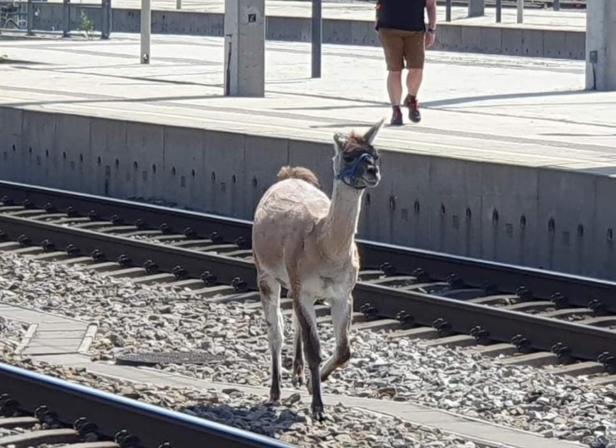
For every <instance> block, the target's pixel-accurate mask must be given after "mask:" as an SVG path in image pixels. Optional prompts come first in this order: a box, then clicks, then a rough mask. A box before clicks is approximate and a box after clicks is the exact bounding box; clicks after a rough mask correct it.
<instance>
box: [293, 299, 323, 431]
mask: <svg viewBox="0 0 616 448" xmlns="http://www.w3.org/2000/svg"><path fill="white" fill-rule="evenodd" d="M298 302H299V303H298V304H297V305H296V310H297V318H298V321H299V324H300V326H301V329H302V340H303V343H304V354H305V355H306V360H307V361H308V368H309V370H310V387H309V390H311V392H312V405H311V408H312V416H313V418H314V419H315V420H318V421H323V420H324V419H325V414H324V411H323V399H322V398H321V377H320V375H319V373H320V372H319V370H320V367H321V343H320V341H319V334H318V333H317V318H316V315H315V312H314V302H313V301H312V300H310V299H308V298H306V297H301V298H300V299H299V301H298Z"/></svg>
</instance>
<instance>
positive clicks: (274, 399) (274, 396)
mask: <svg viewBox="0 0 616 448" xmlns="http://www.w3.org/2000/svg"><path fill="white" fill-rule="evenodd" d="M268 403H270V404H280V389H272V390H270V397H269V401H268Z"/></svg>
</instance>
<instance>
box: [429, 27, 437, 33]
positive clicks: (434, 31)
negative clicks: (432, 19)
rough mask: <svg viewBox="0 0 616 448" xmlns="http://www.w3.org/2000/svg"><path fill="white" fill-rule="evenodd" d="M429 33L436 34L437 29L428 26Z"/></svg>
mask: <svg viewBox="0 0 616 448" xmlns="http://www.w3.org/2000/svg"><path fill="white" fill-rule="evenodd" d="M428 33H432V34H434V33H436V30H435V29H434V28H428Z"/></svg>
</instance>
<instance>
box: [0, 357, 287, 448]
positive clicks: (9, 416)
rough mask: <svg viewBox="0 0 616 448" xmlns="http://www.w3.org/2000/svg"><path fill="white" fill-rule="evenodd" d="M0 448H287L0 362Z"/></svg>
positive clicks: (241, 432) (247, 433)
mask: <svg viewBox="0 0 616 448" xmlns="http://www.w3.org/2000/svg"><path fill="white" fill-rule="evenodd" d="M0 446H2V447H4V446H6V447H14V448H20V447H24V448H25V447H39V446H45V447H47V446H54V447H62V448H150V447H151V448H180V447H195V446H207V447H225V448H248V447H253V448H257V447H261V448H268V447H272V448H283V447H288V446H289V445H286V444H284V443H282V442H280V441H276V440H274V439H270V438H267V437H263V436H260V435H256V434H253V433H249V432H246V431H241V430H238V429H235V428H231V427H227V426H224V425H221V424H218V423H213V422H210V421H207V420H204V419H199V418H195V417H192V416H189V415H187V414H182V413H179V412H174V411H169V410H166V409H163V408H159V407H157V406H152V405H149V404H144V403H141V402H138V401H134V400H130V399H127V398H124V397H119V396H116V395H112V394H109V393H106V392H102V391H99V390H96V389H92V388H89V387H85V386H80V385H76V384H72V383H68V382H66V381H63V380H59V379H56V378H52V377H49V376H44V375H40V374H37V373H33V372H30V371H27V370H24V369H20V368H17V367H13V366H9V365H6V364H2V363H0Z"/></svg>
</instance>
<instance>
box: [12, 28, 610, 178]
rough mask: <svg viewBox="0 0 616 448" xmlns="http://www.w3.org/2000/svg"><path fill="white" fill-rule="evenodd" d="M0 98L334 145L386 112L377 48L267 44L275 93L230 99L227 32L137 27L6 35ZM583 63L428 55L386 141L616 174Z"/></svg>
mask: <svg viewBox="0 0 616 448" xmlns="http://www.w3.org/2000/svg"><path fill="white" fill-rule="evenodd" d="M0 53H4V54H6V55H7V56H8V57H9V58H12V59H18V60H22V61H24V62H23V63H15V64H2V66H0V68H1V70H2V77H1V78H0V106H6V107H12V108H24V109H29V110H39V111H47V112H49V111H55V112H64V113H73V114H77V115H84V116H105V117H107V118H117V119H123V120H133V121H142V122H147V123H156V124H167V125H179V126H185V127H194V128H204V129H210V130H218V131H229V132H235V133H245V134H251V135H272V136H276V137H279V138H285V137H286V138H294V139H304V140H310V141H331V136H332V134H333V132H334V131H338V130H343V129H350V128H362V127H364V126H367V125H369V124H370V123H373V122H375V121H377V120H378V119H380V118H381V117H388V115H389V107H388V105H387V102H386V98H387V97H386V91H385V83H384V80H385V71H384V65H383V60H382V55H381V50H380V49H378V48H366V47H347V46H336V45H326V46H325V47H324V57H323V71H324V73H323V78H322V79H311V78H310V77H309V73H310V66H309V64H310V54H309V46H308V45H305V44H301V43H281V42H268V43H267V68H266V76H267V85H266V97H265V98H228V97H224V96H222V94H223V90H222V79H223V66H222V39H219V38H197V37H179V36H155V38H154V41H153V48H152V64H151V65H140V64H139V63H138V54H139V40H138V37H137V36H135V35H115V37H114V39H113V40H111V41H109V42H103V41H94V40H92V41H80V40H78V39H75V40H59V39H55V40H24V41H0ZM583 88H584V66H583V63H582V62H576V61H564V60H542V59H539V60H538V59H528V58H511V57H499V56H485V55H474V54H468V55H461V54H451V53H440V52H430V53H429V55H428V65H427V67H426V74H425V82H424V87H423V89H422V91H421V95H420V100H421V101H422V105H423V109H424V119H423V122H422V124H420V125H406V126H405V127H402V128H386V129H385V130H384V131H383V132H382V134H381V135H380V137H379V145H380V146H381V147H384V148H388V149H392V150H399V151H405V152H409V153H415V154H429V155H433V156H436V157H448V158H460V159H466V160H474V161H480V162H483V161H489V162H497V163H503V164H512V165H517V166H519V165H522V166H531V167H551V168H561V169H566V170H574V171H584V172H592V173H595V174H599V175H603V176H610V175H612V174H614V173H615V172H616V168H615V165H616V164H615V163H614V162H616V155H615V154H614V150H613V148H614V147H615V146H616V118H615V117H616V115H615V112H614V110H616V109H615V105H616V93H613V92H612V93H597V92H587V91H584V90H583Z"/></svg>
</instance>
